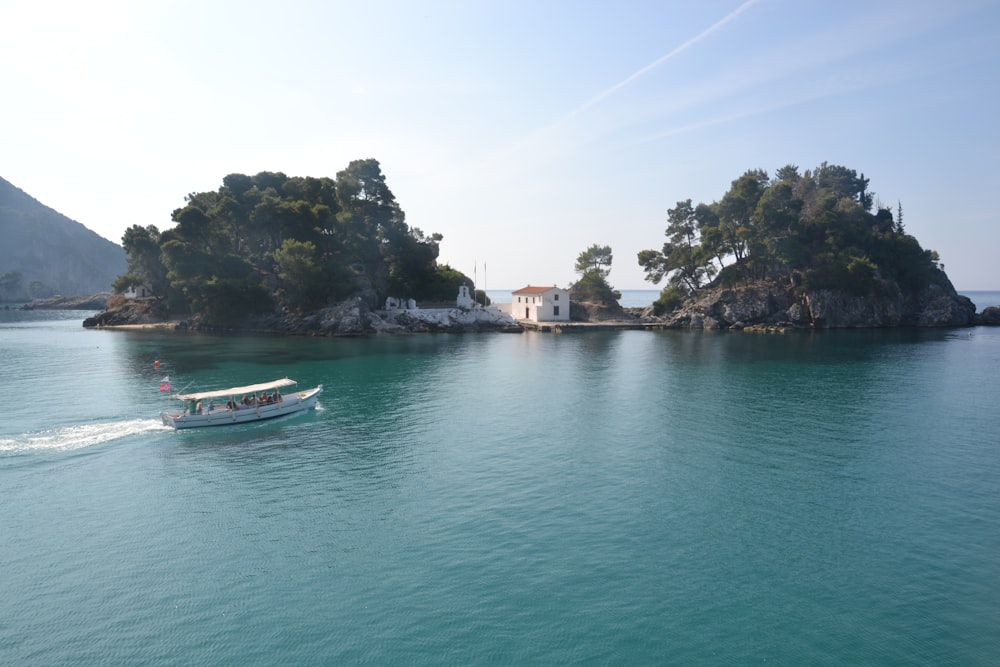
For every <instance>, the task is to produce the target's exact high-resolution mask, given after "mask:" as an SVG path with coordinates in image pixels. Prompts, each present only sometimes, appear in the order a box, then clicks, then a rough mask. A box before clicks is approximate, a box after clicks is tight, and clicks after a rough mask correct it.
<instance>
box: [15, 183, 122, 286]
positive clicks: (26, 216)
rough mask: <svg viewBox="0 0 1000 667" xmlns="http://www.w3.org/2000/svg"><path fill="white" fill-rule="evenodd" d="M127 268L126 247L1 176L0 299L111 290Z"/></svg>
mask: <svg viewBox="0 0 1000 667" xmlns="http://www.w3.org/2000/svg"><path fill="white" fill-rule="evenodd" d="M125 266H126V264H125V251H124V250H123V249H122V247H121V246H119V245H117V244H115V243H112V242H111V241H109V240H107V239H105V238H103V237H101V236H100V235H98V234H96V233H95V232H92V231H91V230H89V229H87V228H86V227H84V226H83V225H81V224H80V223H79V222H76V221H75V220H70V219H69V218H67V217H66V216H64V215H63V214H61V213H59V212H57V211H54V210H52V209H51V208H49V207H48V206H45V205H44V204H42V203H41V202H39V201H38V200H36V199H35V198H33V197H31V196H30V195H28V194H26V193H25V192H24V191H22V190H20V189H19V188H17V187H15V186H14V185H12V184H11V183H9V182H8V181H6V180H4V179H3V178H0V301H29V300H31V299H36V298H45V297H50V296H53V295H55V294H61V295H63V296H85V295H89V294H96V293H97V292H108V291H110V290H111V282H112V281H113V280H114V279H115V278H116V277H118V276H119V275H121V274H123V273H125Z"/></svg>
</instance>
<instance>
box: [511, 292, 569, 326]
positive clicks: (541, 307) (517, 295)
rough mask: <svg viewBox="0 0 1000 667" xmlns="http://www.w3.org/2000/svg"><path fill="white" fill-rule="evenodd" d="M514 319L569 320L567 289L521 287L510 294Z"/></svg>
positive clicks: (534, 320)
mask: <svg viewBox="0 0 1000 667" xmlns="http://www.w3.org/2000/svg"><path fill="white" fill-rule="evenodd" d="M510 314H511V315H512V316H513V317H514V319H518V320H531V321H533V322H569V290H565V289H561V288H559V287H555V286H552V287H532V286H531V285H528V286H527V287H522V288H521V289H519V290H517V291H516V292H511V295H510Z"/></svg>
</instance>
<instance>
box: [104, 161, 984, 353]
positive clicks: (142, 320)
mask: <svg viewBox="0 0 1000 667" xmlns="http://www.w3.org/2000/svg"><path fill="white" fill-rule="evenodd" d="M186 202H187V203H186V205H185V206H184V207H183V208H180V209H177V210H176V211H174V212H173V215H172V219H173V221H174V222H175V223H176V226H175V227H173V228H172V229H169V230H166V231H164V232H162V233H161V232H160V231H159V230H158V229H157V228H156V227H154V226H152V225H150V226H147V227H145V228H143V227H140V226H138V225H136V226H133V227H132V228H130V229H129V230H127V231H126V233H125V236H124V238H123V246H124V248H125V250H126V252H127V254H128V271H127V272H126V273H125V274H123V275H122V276H119V278H118V279H117V280H116V281H115V285H114V288H115V292H116V293H117V295H116V296H114V297H112V298H111V299H109V300H108V302H107V307H106V309H105V310H104V311H102V312H101V313H99V314H97V315H95V316H94V317H92V318H88V319H87V320H86V321H85V322H84V326H86V327H108V326H153V325H159V326H170V327H173V328H178V329H194V330H201V331H234V330H237V331H248V332H268V333H283V334H297V335H330V336H336V335H347V336H354V335H366V334H373V333H385V332H425V331H461V332H469V331H514V330H519V326H518V324H517V323H516V322H515V321H514V320H513V319H512V318H511V317H510V315H507V314H504V313H503V312H501V311H500V310H499V309H495V308H490V307H487V306H485V305H479V304H486V303H487V299H486V296H485V294H483V293H482V292H479V293H475V292H474V285H473V281H472V280H470V279H469V278H468V277H467V276H465V275H463V274H461V273H460V272H458V271H456V270H454V269H452V268H451V267H449V266H447V265H438V263H437V261H436V260H437V256H438V245H439V243H440V241H441V238H442V237H441V236H440V235H439V234H430V235H426V234H424V233H423V232H422V231H421V230H419V229H416V228H411V227H409V226H408V225H407V224H406V223H405V222H404V219H405V216H404V214H403V211H402V209H401V208H400V207H399V205H398V204H397V202H396V201H395V199H394V197H393V195H392V193H391V191H390V190H389V189H388V187H387V185H386V183H385V180H384V177H383V176H382V173H381V170H380V168H379V165H378V162H377V161H375V160H357V161H354V162H352V163H351V164H350V165H349V166H348V168H347V169H345V170H343V171H341V172H339V173H338V174H337V178H336V179H329V178H289V177H287V176H285V175H284V174H281V173H272V172H261V173H259V174H257V175H255V176H245V175H242V174H230V175H229V176H226V177H225V178H224V179H223V184H222V186H221V187H220V188H219V189H218V190H217V191H214V192H205V193H195V194H192V195H189V196H188V197H187V199H186ZM873 209H874V212H873ZM666 237H667V241H666V242H665V243H664V244H663V245H662V248H661V249H656V250H643V251H641V252H640V253H638V262H639V265H640V266H642V267H643V268H644V269H645V271H646V277H647V280H649V281H650V282H652V283H654V284H658V283H660V282H661V281H662V280H664V279H666V286H665V287H664V288H663V291H662V292H661V294H660V297H659V298H658V299H657V301H656V302H655V303H654V304H653V305H652V306H650V307H649V308H645V309H623V308H622V307H621V306H620V305H619V304H618V301H617V299H618V297H619V296H620V295H619V294H618V293H617V292H615V290H613V289H612V288H611V287H610V285H608V283H607V277H608V273H609V271H610V264H611V249H610V247H607V246H597V245H595V246H592V247H591V248H588V250H587V251H585V252H584V253H582V254H581V256H580V258H579V259H578V262H577V271H578V272H579V273H580V274H581V275H580V279H579V280H578V281H577V282H576V283H574V284H573V285H572V286H571V288H570V292H571V294H570V300H571V305H570V319H571V321H573V322H579V323H587V322H589V323H614V322H619V323H621V324H622V325H623V326H625V325H628V326H630V327H632V328H637V327H642V328H657V329H663V328H673V329H727V330H751V331H788V330H796V329H806V330H815V329H832V328H874V327H964V326H969V325H972V324H996V323H998V322H1000V312H998V311H997V309H996V308H988V309H986V310H984V312H983V313H981V314H977V313H976V312H975V306H974V305H973V303H972V302H971V300H969V299H968V298H966V297H964V296H961V295H959V294H957V293H956V291H955V289H954V287H953V286H952V284H951V282H950V281H949V279H948V277H947V275H946V274H945V272H944V267H943V265H942V264H941V263H940V260H939V258H938V256H937V253H936V252H934V251H929V250H924V249H923V248H921V247H920V244H919V243H918V242H917V240H916V239H915V238H914V237H912V236H911V235H909V234H907V233H906V231H905V229H904V227H903V221H902V206H901V205H900V206H899V207H898V209H897V211H896V212H895V213H894V212H893V211H892V210H890V209H888V208H887V207H884V206H882V205H880V204H879V205H876V201H875V198H874V196H873V194H872V193H871V192H869V190H868V179H866V178H865V177H864V175H858V174H857V172H855V171H854V170H852V169H847V168H845V167H840V166H835V165H828V164H826V163H823V164H822V165H820V166H819V167H818V168H816V169H815V170H812V171H810V170H807V171H805V172H804V173H800V172H799V169H798V167H796V166H794V165H788V166H785V167H782V168H781V169H779V170H778V171H777V173H776V175H775V177H774V178H771V177H770V176H769V175H768V174H767V173H766V172H764V171H762V170H758V169H755V170H750V171H747V172H746V173H744V174H743V175H742V176H740V177H739V178H738V179H736V180H734V181H733V182H732V185H731V188H730V189H729V191H727V192H726V193H725V195H724V196H723V197H722V198H721V199H720V200H718V201H715V202H712V203H709V204H704V203H702V204H698V205H693V204H692V202H691V200H686V201H679V202H677V205H676V206H675V207H674V208H672V209H669V210H668V225H667V228H666ZM137 287H141V290H142V292H143V293H149V294H153V295H155V296H152V297H146V298H130V299H126V298H124V296H122V294H124V293H127V292H129V291H132V292H133V293H134V292H135V290H136V288H137ZM461 290H471V291H472V292H473V303H472V304H471V305H470V304H464V305H461V304H457V305H456V304H455V294H456V292H459V293H461ZM394 295H398V296H400V297H402V298H400V299H395V298H394ZM416 302H419V303H421V304H435V305H431V306H421V307H419V308H418V307H415V305H411V304H415V303H416ZM401 304H407V305H406V306H405V307H402V306H401Z"/></svg>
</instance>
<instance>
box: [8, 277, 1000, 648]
mask: <svg viewBox="0 0 1000 667" xmlns="http://www.w3.org/2000/svg"><path fill="white" fill-rule="evenodd" d="M967 294H968V295H969V296H970V297H971V298H973V300H974V301H975V302H976V303H977V306H978V307H979V308H980V309H981V308H983V307H985V306H987V305H1000V292H975V293H972V292H967ZM90 314H92V313H90V312H81V311H21V310H13V309H11V310H0V379H2V383H0V386H2V387H3V390H4V393H5V394H6V400H4V401H3V402H2V403H0V405H2V407H0V415H2V419H0V663H2V664H5V665H46V666H52V665H195V664H197V665H276V664H293V665H356V664H369V665H443V664H448V665H530V664H535V665H561V664H594V665H605V664H614V665H758V664H775V665H994V664H996V663H997V656H1000V632H998V628H1000V482H998V480H1000V435H998V434H1000V412H998V408H1000V406H998V397H1000V328H989V327H973V328H961V329H933V330H910V329H906V330H885V331H883V330H878V331H871V330H848V331H820V332H815V333H794V334H783V335H782V334H771V335H766V334H744V333H731V332H718V331H714V332H703V331H655V332H654V331H648V332H647V331H600V332H586V333H564V334H553V333H542V332H525V333H523V334H499V333H491V334H465V335H456V334H420V335H381V336H375V337H371V338H342V339H330V338H311V337H270V336H243V335H206V334H198V333H180V332H170V331H113V330H88V329H84V328H83V327H82V326H81V325H82V320H83V319H84V318H85V317H86V316H89V315H90ZM286 376H287V377H290V378H293V379H295V380H297V381H298V382H299V386H300V387H303V388H307V387H312V386H315V385H317V384H322V385H323V388H324V391H323V395H322V397H321V399H320V403H319V407H318V409H316V410H314V411H309V412H306V413H302V414H298V415H291V416H288V417H284V418H279V419H277V420H273V421H268V422H261V423H256V424H244V425H237V426H230V427H215V428H207V429H194V430H187V431H174V430H171V429H169V428H166V427H164V426H163V425H162V423H161V421H160V419H159V417H158V415H159V413H160V411H162V410H165V409H168V408H169V407H172V404H174V403H177V401H176V400H175V399H172V398H171V394H172V393H174V392H178V391H182V390H190V391H194V390H208V389H215V388H223V387H226V386H233V385H243V384H251V383H256V382H262V381H267V380H271V379H276V378H282V377H286ZM163 384H170V386H171V391H161V390H160V388H161V385H163Z"/></svg>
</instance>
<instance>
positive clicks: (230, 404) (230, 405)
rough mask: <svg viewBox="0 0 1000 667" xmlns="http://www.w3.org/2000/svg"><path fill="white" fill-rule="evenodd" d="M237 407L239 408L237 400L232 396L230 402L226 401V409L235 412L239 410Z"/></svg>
mask: <svg viewBox="0 0 1000 667" xmlns="http://www.w3.org/2000/svg"><path fill="white" fill-rule="evenodd" d="M237 407H239V406H238V404H237V403H236V400H235V399H234V398H233V397H232V396H230V397H229V400H228V401H226V409H227V410H235V409H237Z"/></svg>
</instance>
